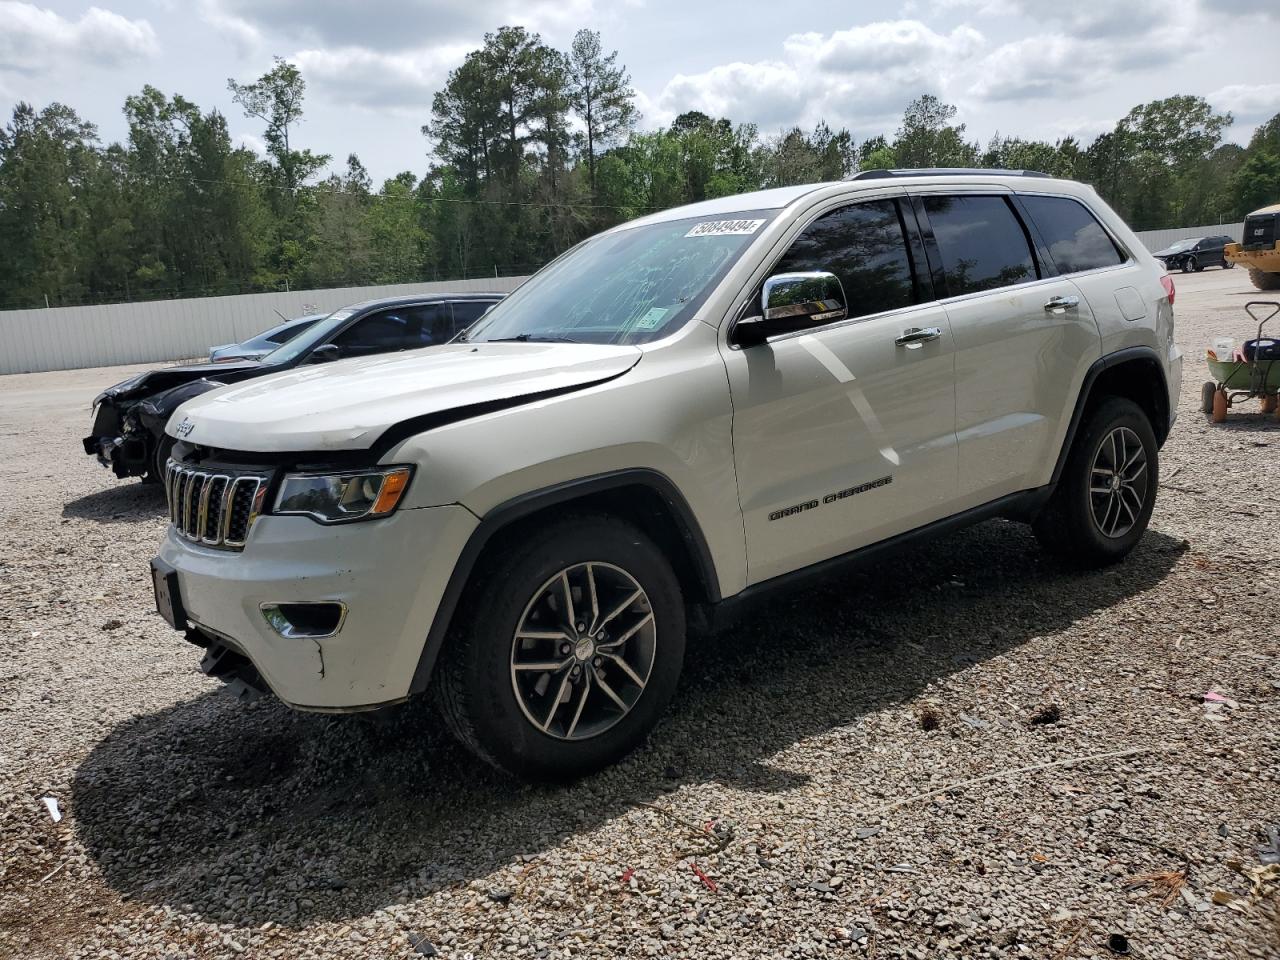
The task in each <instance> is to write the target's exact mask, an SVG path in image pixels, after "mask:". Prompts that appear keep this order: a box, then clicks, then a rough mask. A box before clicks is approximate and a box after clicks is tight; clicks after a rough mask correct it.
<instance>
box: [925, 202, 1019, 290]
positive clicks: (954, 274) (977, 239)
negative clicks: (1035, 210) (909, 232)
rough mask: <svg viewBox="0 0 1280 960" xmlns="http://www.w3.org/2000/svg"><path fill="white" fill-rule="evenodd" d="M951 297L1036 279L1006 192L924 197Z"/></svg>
mask: <svg viewBox="0 0 1280 960" xmlns="http://www.w3.org/2000/svg"><path fill="white" fill-rule="evenodd" d="M924 208H925V211H926V212H927V213H928V215H929V222H930V223H931V224H932V225H933V235H934V236H935V237H936V238H937V240H938V251H939V252H940V253H941V254H942V268H943V270H944V271H945V273H946V277H947V292H948V293H949V294H950V295H951V296H953V297H954V296H959V295H960V294H963V293H977V292H979V291H982V290H994V289H996V288H997V287H1007V286H1011V285H1012V284H1015V283H1024V282H1025V281H1027V280H1035V279H1036V277H1037V276H1038V274H1037V272H1036V262H1035V259H1034V258H1033V257H1032V255H1031V246H1030V244H1028V243H1027V236H1026V233H1025V232H1024V231H1023V229H1022V224H1021V223H1020V222H1019V220H1018V218H1017V217H1016V216H1015V215H1014V213H1013V208H1012V207H1010V206H1009V203H1008V201H1007V200H1005V199H1004V197H980V196H975V197H970V196H962V197H925V198H924Z"/></svg>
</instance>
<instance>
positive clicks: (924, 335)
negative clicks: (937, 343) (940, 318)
mask: <svg viewBox="0 0 1280 960" xmlns="http://www.w3.org/2000/svg"><path fill="white" fill-rule="evenodd" d="M940 336H942V328H941V327H911V328H909V329H907V330H903V331H902V336H900V337H898V339H897V340H895V341H893V342H894V343H896V344H897V345H898V346H900V347H906V348H907V349H908V350H919V349H920V345H921V344H924V343H928V342H929V341H930V340H937V339H938V338H939V337H940Z"/></svg>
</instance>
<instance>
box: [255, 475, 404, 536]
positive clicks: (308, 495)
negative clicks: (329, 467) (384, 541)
mask: <svg viewBox="0 0 1280 960" xmlns="http://www.w3.org/2000/svg"><path fill="white" fill-rule="evenodd" d="M412 475H413V468H412V467H387V468H386V469H384V470H366V471H362V472H359V473H326V474H317V473H289V474H285V478H284V481H283V482H282V483H281V484H280V493H279V494H277V495H276V505H275V509H274V510H273V511H272V512H273V513H279V514H301V515H303V516H307V517H311V518H312V519H313V520H318V521H320V522H321V523H343V522H346V521H349V520H370V519H373V518H374V517H385V516H386V515H387V514H389V513H391V512H392V511H394V510H395V508H396V506H397V505H398V504H399V503H400V498H401V497H402V496H403V495H404V492H405V490H406V489H407V488H408V486H409V477H410V476H412Z"/></svg>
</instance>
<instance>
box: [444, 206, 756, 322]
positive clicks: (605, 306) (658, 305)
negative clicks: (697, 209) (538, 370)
mask: <svg viewBox="0 0 1280 960" xmlns="http://www.w3.org/2000/svg"><path fill="white" fill-rule="evenodd" d="M773 214H774V211H772V210H765V211H751V212H746V213H739V214H735V215H734V216H733V219H726V218H725V217H724V215H723V214H721V215H720V217H719V218H718V219H717V218H712V217H698V218H691V219H688V220H673V221H668V222H665V223H652V224H649V225H647V226H641V227H632V228H630V229H627V230H620V231H618V232H617V233H607V234H603V235H601V236H598V237H593V238H592V239H590V240H587V241H586V242H585V243H582V244H580V245H579V246H577V247H576V248H574V249H573V250H570V251H569V252H568V253H567V254H565V255H564V256H563V257H561V258H560V259H558V260H556V261H554V262H553V263H551V264H550V265H549V266H547V267H545V268H543V269H542V270H541V271H539V272H538V273H537V274H535V275H534V277H533V278H532V279H530V280H529V281H528V282H527V283H525V284H524V286H522V287H521V288H520V289H519V290H517V291H516V292H515V293H514V294H512V295H511V296H510V297H509V298H508V299H506V300H503V301H502V302H501V303H499V304H498V305H497V306H495V307H494V308H493V309H492V310H490V311H489V312H488V313H487V314H485V315H484V316H483V317H481V318H480V319H479V320H478V321H476V323H475V324H474V325H473V326H472V327H471V328H470V329H468V330H467V331H466V332H465V333H464V334H463V335H462V336H461V337H459V338H458V339H460V340H467V341H495V340H530V341H539V340H553V341H568V342H571V343H617V344H635V343H648V342H650V341H652V340H657V339H658V338H660V337H663V336H666V335H667V334H669V333H673V332H674V331H675V330H677V329H679V328H680V327H681V326H682V325H683V324H684V323H685V322H686V321H687V320H688V319H689V318H690V317H692V316H693V314H694V311H696V310H697V309H698V307H699V306H701V305H702V302H703V301H704V300H705V299H706V298H707V296H708V295H709V294H710V293H711V290H712V289H713V288H714V287H715V285H716V283H718V282H719V281H720V279H721V278H722V277H724V275H725V273H726V272H728V270H729V267H731V266H732V265H733V263H734V262H735V261H736V260H737V259H738V258H739V257H740V256H741V255H742V252H743V251H744V250H745V249H746V248H747V245H748V244H749V243H750V242H751V239H752V237H753V236H754V235H755V234H757V233H759V231H760V228H761V227H763V226H764V225H765V223H767V222H768V221H769V219H770V218H771V217H772V216H773Z"/></svg>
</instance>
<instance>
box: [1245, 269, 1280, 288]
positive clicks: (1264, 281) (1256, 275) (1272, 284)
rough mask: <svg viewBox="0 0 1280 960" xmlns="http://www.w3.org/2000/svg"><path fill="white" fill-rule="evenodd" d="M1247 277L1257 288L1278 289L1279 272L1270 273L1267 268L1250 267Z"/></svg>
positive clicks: (1279, 284)
mask: <svg viewBox="0 0 1280 960" xmlns="http://www.w3.org/2000/svg"><path fill="white" fill-rule="evenodd" d="M1249 279H1250V280H1252V281H1253V285H1254V286H1255V287H1257V288H1258V289H1259V290H1280V273H1271V272H1270V271H1268V270H1259V269H1258V268H1257V267H1250V268H1249Z"/></svg>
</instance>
